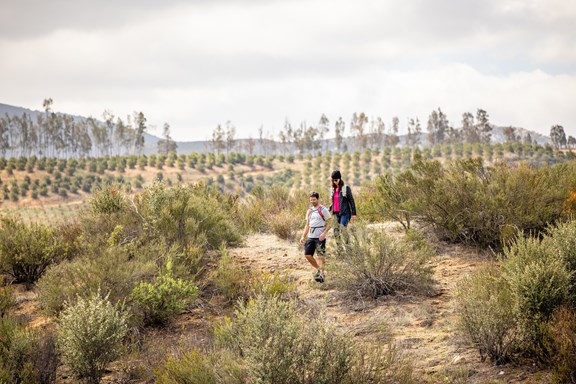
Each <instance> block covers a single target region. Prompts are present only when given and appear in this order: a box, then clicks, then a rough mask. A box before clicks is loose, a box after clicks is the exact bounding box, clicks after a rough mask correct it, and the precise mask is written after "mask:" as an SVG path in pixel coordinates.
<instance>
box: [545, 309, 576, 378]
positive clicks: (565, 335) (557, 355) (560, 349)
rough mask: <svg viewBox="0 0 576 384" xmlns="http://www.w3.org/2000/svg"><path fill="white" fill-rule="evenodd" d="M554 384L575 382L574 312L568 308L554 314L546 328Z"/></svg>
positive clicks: (575, 322)
mask: <svg viewBox="0 0 576 384" xmlns="http://www.w3.org/2000/svg"><path fill="white" fill-rule="evenodd" d="M547 333H548V337H549V339H550V341H549V347H548V348H549V350H550V356H551V360H552V366H553V368H554V373H553V376H552V377H553V382H554V383H558V384H560V383H575V382H576V312H574V310H573V309H569V308H568V307H562V308H559V309H558V310H557V311H555V312H554V315H553V316H552V318H551V320H550V322H549V323H548V326H547Z"/></svg>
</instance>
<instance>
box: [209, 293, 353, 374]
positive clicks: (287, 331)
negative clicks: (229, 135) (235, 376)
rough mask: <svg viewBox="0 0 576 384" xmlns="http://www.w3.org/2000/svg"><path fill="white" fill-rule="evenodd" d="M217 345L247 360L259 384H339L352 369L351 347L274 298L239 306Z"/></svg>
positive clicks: (325, 326) (222, 329)
mask: <svg viewBox="0 0 576 384" xmlns="http://www.w3.org/2000/svg"><path fill="white" fill-rule="evenodd" d="M216 342H217V344H218V345H220V346H222V347H227V348H231V349H232V350H234V351H236V352H237V353H238V354H239V355H241V356H243V358H244V361H245V364H246V365H247V366H248V372H249V375H250V378H249V380H250V381H254V382H259V383H279V384H281V383H286V384H288V383H291V384H292V383H340V382H343V380H344V378H345V377H346V376H347V375H348V373H349V372H350V369H351V366H352V356H353V350H352V343H351V341H350V340H349V338H346V337H343V336H341V335H339V334H337V333H336V332H335V331H334V329H333V327H330V326H329V325H328V324H327V323H325V322H321V321H317V320H313V319H309V318H304V317H303V316H300V315H299V314H298V312H297V311H296V308H295V306H294V303H292V302H282V301H279V300H278V299H276V298H272V299H262V298H256V299H253V300H250V301H249V302H248V303H247V304H242V303H240V304H239V305H238V307H237V309H236V311H235V318H234V321H231V320H228V321H227V322H225V323H224V324H222V325H220V326H219V327H217V328H216Z"/></svg>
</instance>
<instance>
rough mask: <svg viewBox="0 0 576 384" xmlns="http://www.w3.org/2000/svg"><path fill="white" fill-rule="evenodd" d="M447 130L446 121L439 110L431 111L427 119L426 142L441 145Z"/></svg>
mask: <svg viewBox="0 0 576 384" xmlns="http://www.w3.org/2000/svg"><path fill="white" fill-rule="evenodd" d="M447 129H448V119H447V118H446V115H445V114H444V112H442V110H441V109H440V108H438V111H435V110H434V111H432V113H431V114H430V116H429V117H428V141H429V142H430V144H432V145H434V144H442V143H444V139H445V136H446V131H447Z"/></svg>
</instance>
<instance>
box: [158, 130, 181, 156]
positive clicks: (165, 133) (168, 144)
mask: <svg viewBox="0 0 576 384" xmlns="http://www.w3.org/2000/svg"><path fill="white" fill-rule="evenodd" d="M177 149H178V145H177V144H176V142H175V141H174V140H173V139H172V137H171V135H170V124H168V123H164V126H163V128H162V139H160V140H158V143H157V150H158V153H159V154H161V155H168V154H169V153H171V152H176V150H177Z"/></svg>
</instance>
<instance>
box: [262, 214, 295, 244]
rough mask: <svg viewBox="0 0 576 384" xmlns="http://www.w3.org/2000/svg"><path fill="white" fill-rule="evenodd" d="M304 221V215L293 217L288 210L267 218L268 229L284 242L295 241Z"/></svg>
mask: <svg viewBox="0 0 576 384" xmlns="http://www.w3.org/2000/svg"><path fill="white" fill-rule="evenodd" d="M303 221H304V219H303V216H302V214H300V215H293V214H292V213H291V212H289V211H287V210H283V211H280V212H278V213H274V214H271V215H270V214H268V215H267V216H266V223H267V227H268V228H269V229H270V231H271V232H272V233H273V234H275V235H276V236H278V237H279V238H280V239H283V240H293V239H294V238H295V237H296V235H297V232H298V231H299V230H301V229H302V223H303Z"/></svg>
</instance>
